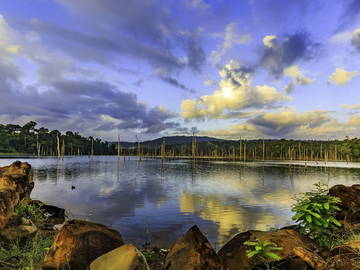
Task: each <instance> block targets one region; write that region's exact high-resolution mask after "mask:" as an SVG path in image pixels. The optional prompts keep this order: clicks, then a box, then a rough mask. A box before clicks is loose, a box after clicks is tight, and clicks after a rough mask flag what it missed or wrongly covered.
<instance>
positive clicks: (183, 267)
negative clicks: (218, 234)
mask: <svg viewBox="0 0 360 270" xmlns="http://www.w3.org/2000/svg"><path fill="white" fill-rule="evenodd" d="M164 269H165V270H220V269H222V268H221V266H220V264H219V260H218V258H217V255H216V252H215V250H214V249H213V248H212V246H211V244H210V242H209V241H208V240H207V239H206V237H205V236H204V235H203V234H202V233H201V231H200V230H199V228H198V227H197V226H193V227H192V228H191V229H190V230H188V231H187V232H186V233H185V234H184V235H183V236H182V237H180V238H179V239H178V240H177V241H176V243H175V245H174V246H173V247H172V248H171V249H170V251H169V253H168V255H167V256H166V259H165V266H164Z"/></svg>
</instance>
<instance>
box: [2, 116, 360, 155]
mask: <svg viewBox="0 0 360 270" xmlns="http://www.w3.org/2000/svg"><path fill="white" fill-rule="evenodd" d="M179 138H180V137H179ZM167 139H169V137H167V138H164V140H163V141H164V143H161V141H162V140H161V139H157V140H154V141H148V142H144V143H142V142H138V143H128V142H121V141H119V142H112V143H111V142H103V141H101V139H97V138H93V137H83V136H81V135H80V134H79V133H78V132H72V131H67V132H65V133H64V134H62V133H61V132H60V131H58V130H52V131H49V130H48V129H47V128H44V127H40V128H38V127H37V123H35V122H33V121H31V122H28V123H26V124H25V125H23V126H20V125H14V124H7V125H2V124H0V155H3V156H4V155H12V154H19V155H38V156H56V155H58V156H60V155H124V156H130V155H137V156H152V157H153V156H157V157H209V158H223V159H224V158H225V159H228V160H244V161H246V160H308V161H310V160H314V161H316V160H320V161H359V160H360V138H352V139H350V138H345V139H344V140H327V141H319V140H291V139H276V140H275V139H274V140H273V139H264V140H263V139H258V140H246V139H243V138H239V139H238V140H219V139H214V138H208V137H199V138H198V141H197V137H196V136H195V137H193V138H192V139H191V142H190V143H189V140H179V143H177V140H176V137H174V138H173V140H171V144H168V145H167V144H166V143H165V142H166V141H169V140H167ZM185 141H186V143H185ZM182 142H183V143H182Z"/></svg>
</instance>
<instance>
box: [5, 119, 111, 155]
mask: <svg viewBox="0 0 360 270" xmlns="http://www.w3.org/2000/svg"><path fill="white" fill-rule="evenodd" d="M115 148H116V147H115V145H112V144H109V143H108V142H103V141H101V140H100V139H97V138H93V137H91V136H90V137H83V136H81V135H80V134H79V133H78V132H72V131H67V132H65V133H64V134H62V133H61V132H60V131H58V130H52V131H49V130H48V129H47V128H44V127H40V128H37V123H36V122H34V121H30V122H28V123H26V124H25V125H23V126H20V125H15V124H7V125H3V124H0V153H18V154H30V155H38V156H64V155H113V154H115V153H116V150H115Z"/></svg>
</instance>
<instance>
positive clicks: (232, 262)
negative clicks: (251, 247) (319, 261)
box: [218, 229, 316, 270]
mask: <svg viewBox="0 0 360 270" xmlns="http://www.w3.org/2000/svg"><path fill="white" fill-rule="evenodd" d="M256 240H260V241H262V242H264V241H271V242H273V243H275V244H276V245H277V246H278V247H282V248H283V250H279V251H276V254H277V255H278V256H279V257H280V258H281V259H282V261H283V262H285V261H291V260H292V259H293V258H294V257H295V256H294V252H293V249H294V248H295V247H305V248H308V249H310V250H311V249H315V248H316V246H315V244H314V243H313V241H311V240H310V239H309V238H307V237H306V236H304V235H301V234H300V233H299V232H297V231H295V230H289V229H286V230H277V231H268V232H263V231H247V232H244V233H240V234H238V235H236V236H235V237H234V238H233V239H231V240H230V241H229V242H228V243H226V244H225V245H224V246H223V247H222V248H221V249H220V251H219V252H218V256H219V259H220V262H221V264H222V266H223V267H224V269H227V270H251V269H253V268H254V267H255V266H257V265H261V264H262V263H263V262H262V261H261V260H259V259H258V258H257V257H256V256H254V257H252V258H248V257H247V256H246V251H247V250H248V247H247V246H245V245H244V242H246V241H256ZM273 261H274V260H273V259H269V260H268V262H269V263H270V262H273ZM290 264H291V263H290Z"/></svg>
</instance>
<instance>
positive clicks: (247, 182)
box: [0, 157, 360, 249]
mask: <svg viewBox="0 0 360 270" xmlns="http://www.w3.org/2000/svg"><path fill="white" fill-rule="evenodd" d="M17 159H20V158H17ZM14 160H15V159H13V158H11V159H5V158H3V159H0V166H4V165H8V164H10V163H11V162H13V161H14ZM20 160H21V161H27V162H29V163H30V164H31V165H32V166H33V168H34V180H35V188H34V190H33V192H32V197H33V198H37V199H40V200H42V201H44V202H47V203H49V204H53V205H57V206H59V207H62V208H65V209H66V210H68V211H69V212H70V217H75V218H82V219H88V220H92V221H95V222H100V223H103V224H106V225H109V226H112V227H113V228H115V229H117V230H119V231H120V232H121V234H122V236H123V238H124V239H125V241H128V242H132V243H135V244H137V245H138V246H140V245H141V244H143V243H144V242H147V241H150V242H151V244H152V245H158V246H161V247H169V246H170V245H171V244H173V243H174V241H175V240H176V239H177V238H178V237H179V236H180V235H181V234H183V233H184V232H185V231H186V230H188V229H189V228H190V227H191V226H192V225H194V224H197V225H198V226H199V227H200V229H201V230H202V231H203V232H204V234H205V235H206V236H207V237H208V238H209V240H210V241H211V243H212V244H213V245H214V246H215V247H216V248H217V249H218V248H219V247H221V246H222V245H223V244H224V243H225V242H226V241H228V240H230V238H231V237H232V236H233V235H234V234H236V233H238V232H241V231H244V230H249V229H260V230H267V229H270V228H273V227H282V226H285V225H288V224H291V215H292V213H291V211H290V208H291V204H292V203H293V197H294V195H295V194H298V193H300V192H305V191H308V190H310V189H312V185H313V183H316V182H318V181H321V182H323V183H326V184H329V185H330V186H331V185H334V184H339V183H341V184H345V185H351V184H355V183H360V169H359V168H350V167H351V166H350V165H351V164H350V165H349V164H347V165H346V166H347V167H349V168H323V167H307V168H305V167H302V166H291V167H290V166H288V165H287V164H284V163H281V164H276V163H238V162H234V163H231V162H230V163H229V162H201V163H197V164H196V167H195V169H194V168H193V166H192V163H191V161H170V162H164V166H163V170H161V167H160V161H159V160H143V161H141V162H138V161H136V160H135V159H131V160H128V159H126V160H125V161H124V160H123V159H121V160H120V162H119V161H118V160H117V158H116V157H93V158H92V160H90V159H89V158H88V157H66V158H65V159H64V160H63V161H58V160H57V159H56V158H40V159H38V158H21V159H20ZM355 167H358V166H355ZM72 186H75V189H72V188H71V187H72Z"/></svg>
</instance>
